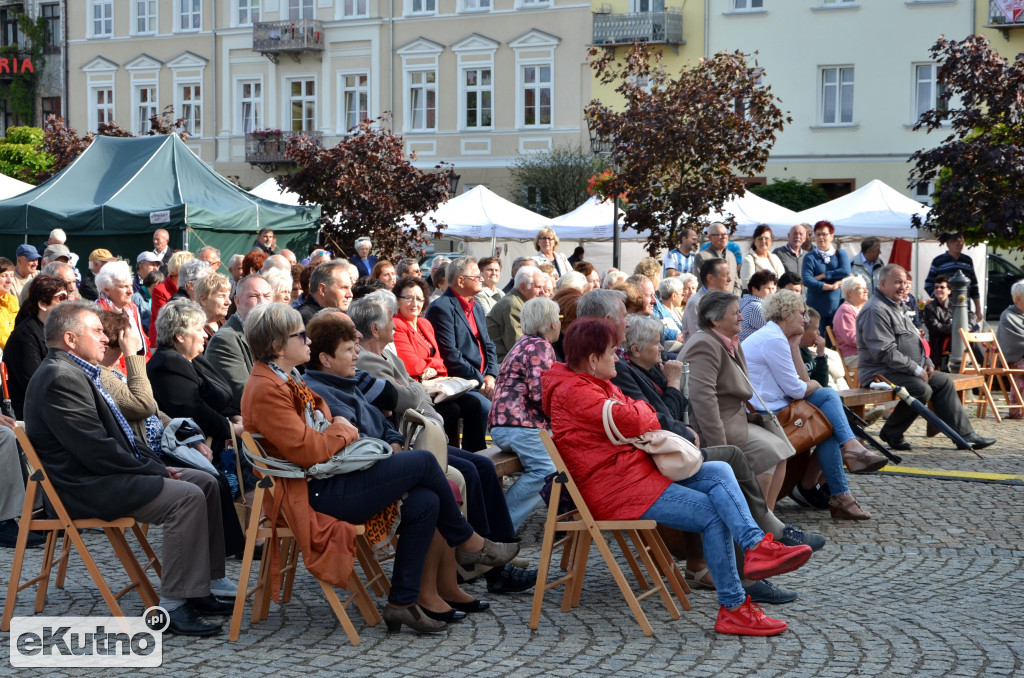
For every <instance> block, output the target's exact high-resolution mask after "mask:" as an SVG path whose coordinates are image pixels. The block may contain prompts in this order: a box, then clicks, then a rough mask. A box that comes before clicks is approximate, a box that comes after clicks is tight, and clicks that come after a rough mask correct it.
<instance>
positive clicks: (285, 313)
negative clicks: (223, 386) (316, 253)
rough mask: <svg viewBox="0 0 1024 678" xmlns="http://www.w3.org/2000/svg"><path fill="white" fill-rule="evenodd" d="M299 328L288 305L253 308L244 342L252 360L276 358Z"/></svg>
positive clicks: (296, 316) (299, 322)
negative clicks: (247, 344)
mask: <svg viewBox="0 0 1024 678" xmlns="http://www.w3.org/2000/svg"><path fill="white" fill-rule="evenodd" d="M162 315H163V312H161V316H162ZM301 327H302V316H301V315H300V314H299V312H298V311H296V310H295V309H294V308H292V307H291V306H289V305H288V304H284V303H281V302H275V303H272V304H262V305H260V306H257V307H256V308H254V309H253V310H252V312H251V313H249V317H248V318H246V319H245V328H244V330H245V340H246V341H247V342H248V343H249V348H250V350H252V357H253V358H255V359H256V360H259V361H261V362H265V363H269V362H270V361H272V360H274V359H276V358H277V356H278V353H279V352H280V351H281V350H282V349H283V348H284V345H285V344H286V343H288V335H289V334H291V333H292V331H293V330H295V329H296V328H301Z"/></svg>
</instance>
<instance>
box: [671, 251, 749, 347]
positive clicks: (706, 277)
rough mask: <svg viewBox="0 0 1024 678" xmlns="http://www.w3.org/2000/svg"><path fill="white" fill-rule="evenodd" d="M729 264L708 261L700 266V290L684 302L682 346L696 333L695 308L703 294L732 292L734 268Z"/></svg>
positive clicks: (726, 261)
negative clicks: (713, 291) (718, 291)
mask: <svg viewBox="0 0 1024 678" xmlns="http://www.w3.org/2000/svg"><path fill="white" fill-rule="evenodd" d="M729 264H730V262H729V260H728V259H709V260H708V261H705V262H704V263H703V264H702V265H701V267H700V276H698V277H699V278H700V282H701V288H700V289H699V290H697V292H696V293H694V295H693V296H692V297H690V299H689V301H687V302H686V308H685V309H684V310H683V322H682V327H683V337H682V339H681V341H682V342H683V343H684V344H685V343H686V340H687V339H689V338H690V337H691V336H692V335H693V334H694V333H696V332H697V308H698V307H699V306H700V300H701V298H702V297H703V296H704V294H705V293H706V292H707V291H708V290H721V291H723V292H732V287H733V280H734V278H733V275H734V271H735V270H736V267H735V266H730V265H729Z"/></svg>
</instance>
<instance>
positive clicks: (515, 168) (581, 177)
mask: <svg viewBox="0 0 1024 678" xmlns="http://www.w3.org/2000/svg"><path fill="white" fill-rule="evenodd" d="M605 167H606V165H605V163H604V162H603V161H602V160H601V159H599V158H596V157H594V156H593V155H592V154H590V153H584V152H583V149H582V148H580V147H579V146H568V145H566V146H557V147H555V148H554V149H553V150H552V151H551V152H549V153H538V154H532V155H522V156H519V158H517V159H516V161H515V162H514V163H513V165H512V195H513V196H514V197H515V201H516V202H517V203H518V204H519V205H522V206H523V207H525V208H527V209H531V210H534V211H536V212H538V213H540V214H543V215H544V216H546V217H557V216H559V215H561V214H565V213H566V212H571V211H572V210H574V209H576V208H577V207H579V206H580V205H581V204H582V203H583V202H584V201H585V200H586V199H587V198H589V197H590V194H589V193H587V182H588V181H589V180H590V178H591V177H592V176H593V175H594V174H596V173H598V172H601V171H602V170H604V169H605Z"/></svg>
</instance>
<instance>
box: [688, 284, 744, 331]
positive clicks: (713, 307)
mask: <svg viewBox="0 0 1024 678" xmlns="http://www.w3.org/2000/svg"><path fill="white" fill-rule="evenodd" d="M739 300H740V298H739V297H737V296H736V295H735V294H731V293H729V292H723V291H722V290H710V291H708V292H707V293H706V294H705V295H704V296H703V297H701V298H700V305H699V306H698V307H697V327H699V328H701V329H702V330H711V329H714V325H713V324H712V323H714V322H718V321H719V320H721V319H722V318H724V317H725V314H726V313H727V312H728V311H729V306H731V305H732V304H734V303H736V302H738V301H739Z"/></svg>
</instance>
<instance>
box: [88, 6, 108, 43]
mask: <svg viewBox="0 0 1024 678" xmlns="http://www.w3.org/2000/svg"><path fill="white" fill-rule="evenodd" d="M88 9H89V20H88V26H89V37H90V38H111V37H113V36H114V0H89V8H88ZM97 10H100V11H101V16H99V17H97V15H96V13H97ZM97 28H100V30H99V31H97V30H96V29H97ZM104 29H105V30H104Z"/></svg>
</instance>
